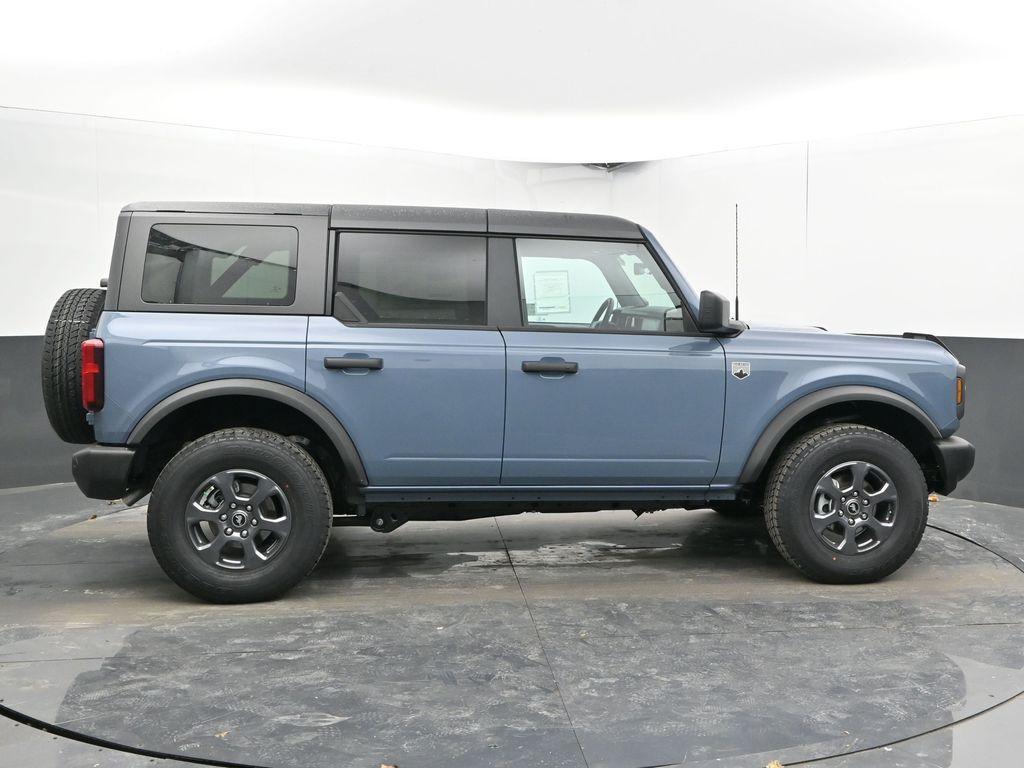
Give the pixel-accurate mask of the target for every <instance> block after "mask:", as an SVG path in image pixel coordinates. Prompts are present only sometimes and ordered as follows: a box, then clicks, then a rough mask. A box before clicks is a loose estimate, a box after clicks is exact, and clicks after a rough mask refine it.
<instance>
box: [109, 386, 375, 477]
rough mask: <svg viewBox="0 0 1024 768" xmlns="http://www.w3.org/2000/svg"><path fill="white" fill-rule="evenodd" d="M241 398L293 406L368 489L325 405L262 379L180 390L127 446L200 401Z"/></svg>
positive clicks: (141, 426)
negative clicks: (313, 425) (325, 439)
mask: <svg viewBox="0 0 1024 768" xmlns="http://www.w3.org/2000/svg"><path fill="white" fill-rule="evenodd" d="M230 395H240V396H248V397H263V398H266V399H268V400H275V401H277V402H279V403H283V404H284V405H288V406H291V407H292V408H294V409H295V410H297V411H299V413H302V414H303V415H305V416H307V417H309V418H310V419H311V420H312V421H313V423H315V424H316V425H317V426H318V427H320V429H322V430H323V431H324V433H325V434H326V435H327V437H328V439H329V440H330V441H331V443H332V444H333V445H334V447H335V449H336V450H337V451H338V455H339V456H341V460H342V463H343V464H344V465H345V470H346V471H347V472H348V475H349V477H350V478H351V479H352V480H353V481H355V484H356V485H358V486H359V487H365V486H366V485H369V481H368V479H367V476H366V468H365V466H364V465H363V460H362V458H361V457H360V456H359V451H358V450H357V449H356V444H355V443H354V442H353V441H352V438H351V436H350V435H349V433H348V431H347V430H346V429H345V427H344V426H343V425H342V424H341V422H339V421H338V419H337V418H336V417H335V416H334V414H333V413H331V412H330V411H329V410H328V409H327V408H326V407H325V406H324V405H323V404H322V403H320V402H319V401H317V400H315V399H314V398H312V397H310V396H309V395H307V394H306V393H305V392H302V391H300V390H298V389H295V388H294V387H289V386H287V385H285V384H278V383H276V382H271V381H264V380H262V379H216V380H214V381H204V382H201V383H199V384H193V385H192V386H190V387H185V388H184V389H180V390H178V391H177V392H175V393H174V394H172V395H170V396H168V397H166V398H164V399H163V400H161V401H160V402H159V403H157V404H156V405H155V406H153V407H152V408H151V409H150V410H149V411H148V412H147V413H146V415H145V416H143V417H142V419H140V420H139V422H138V423H137V424H136V425H135V427H134V428H133V429H132V431H131V434H130V435H128V445H139V444H140V443H142V442H143V441H144V440H145V438H146V435H148V434H149V432H150V431H151V430H152V429H153V428H154V427H156V425H157V424H159V423H160V422H161V421H163V420H164V419H165V418H166V417H167V416H169V415H170V414H172V413H174V412H175V411H177V410H178V409H179V408H181V407H183V406H186V405H189V404H190V403H195V402H198V401H200V400H207V399H209V398H211V397H223V396H230Z"/></svg>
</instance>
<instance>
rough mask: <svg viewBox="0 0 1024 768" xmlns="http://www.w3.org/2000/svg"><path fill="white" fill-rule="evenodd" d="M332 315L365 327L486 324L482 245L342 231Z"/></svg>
mask: <svg viewBox="0 0 1024 768" xmlns="http://www.w3.org/2000/svg"><path fill="white" fill-rule="evenodd" d="M340 239H341V243H340V247H339V250H338V268H337V272H336V275H337V278H336V279H337V293H336V295H335V314H336V315H338V316H339V317H345V318H346V319H354V320H356V321H362V322H368V323H398V324H403V325H486V324H487V310H486V305H485V296H486V281H487V241H486V238H483V237H456V236H451V235H389V234H376V233H374V234H362V233H354V232H352V233H349V232H346V233H343V234H342V235H341V238H340Z"/></svg>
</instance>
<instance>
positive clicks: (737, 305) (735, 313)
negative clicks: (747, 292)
mask: <svg viewBox="0 0 1024 768" xmlns="http://www.w3.org/2000/svg"><path fill="white" fill-rule="evenodd" d="M733 307H734V309H733V315H732V318H733V320H739V319H740V204H739V203H736V303H735V304H734V305H733Z"/></svg>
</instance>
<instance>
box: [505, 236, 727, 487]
mask: <svg viewBox="0 0 1024 768" xmlns="http://www.w3.org/2000/svg"><path fill="white" fill-rule="evenodd" d="M515 250H516V265H517V272H518V280H519V290H520V295H521V298H522V317H523V322H522V323H521V325H520V327H518V328H506V327H503V328H502V332H503V334H504V336H505V342H506V346H507V372H506V375H507V406H506V408H507V410H506V418H505V421H506V427H505V443H504V462H503V466H502V483H503V484H510V485H612V486H653V485H660V486H666V485H669V486H703V485H707V484H709V483H710V482H711V480H712V479H713V478H714V475H715V471H716V468H717V466H718V458H719V451H720V448H721V437H722V418H723V413H724V407H725V356H724V352H723V349H722V345H721V344H720V343H719V342H718V341H717V340H716V339H715V338H713V337H709V336H704V335H701V334H699V333H697V332H696V330H695V327H694V326H693V323H692V321H690V320H689V316H688V314H687V310H685V309H684V310H683V312H682V315H683V317H684V318H686V320H684V321H683V322H682V323H681V324H680V325H679V327H678V328H675V329H674V332H672V333H669V332H666V323H665V316H666V313H667V312H668V311H669V310H673V309H676V312H674V313H673V314H678V308H679V307H681V305H682V302H681V301H680V299H679V297H678V295H677V291H676V290H675V287H674V286H673V284H672V283H671V281H670V280H669V278H668V277H667V276H666V274H665V271H664V270H663V269H662V267H661V265H660V264H659V263H658V261H657V260H656V259H655V257H654V256H653V255H652V254H651V253H650V252H649V251H648V249H647V247H646V245H645V244H644V243H641V242H612V241H599V240H590V241H585V240H569V239H543V238H519V239H517V240H516V241H515Z"/></svg>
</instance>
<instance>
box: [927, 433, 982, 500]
mask: <svg viewBox="0 0 1024 768" xmlns="http://www.w3.org/2000/svg"><path fill="white" fill-rule="evenodd" d="M932 454H933V455H934V457H935V464H936V466H937V467H938V470H939V472H938V483H937V485H936V487H935V491H937V492H938V493H941V494H943V495H947V494H950V493H952V492H953V489H954V488H956V484H957V483H959V482H960V481H961V480H963V479H964V478H965V477H967V474H968V473H969V472H970V471H971V468H972V467H973V466H974V446H973V445H971V444H970V443H968V442H967V441H966V440H964V439H963V438H962V437H947V438H944V439H942V440H936V441H935V442H933V443H932Z"/></svg>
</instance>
